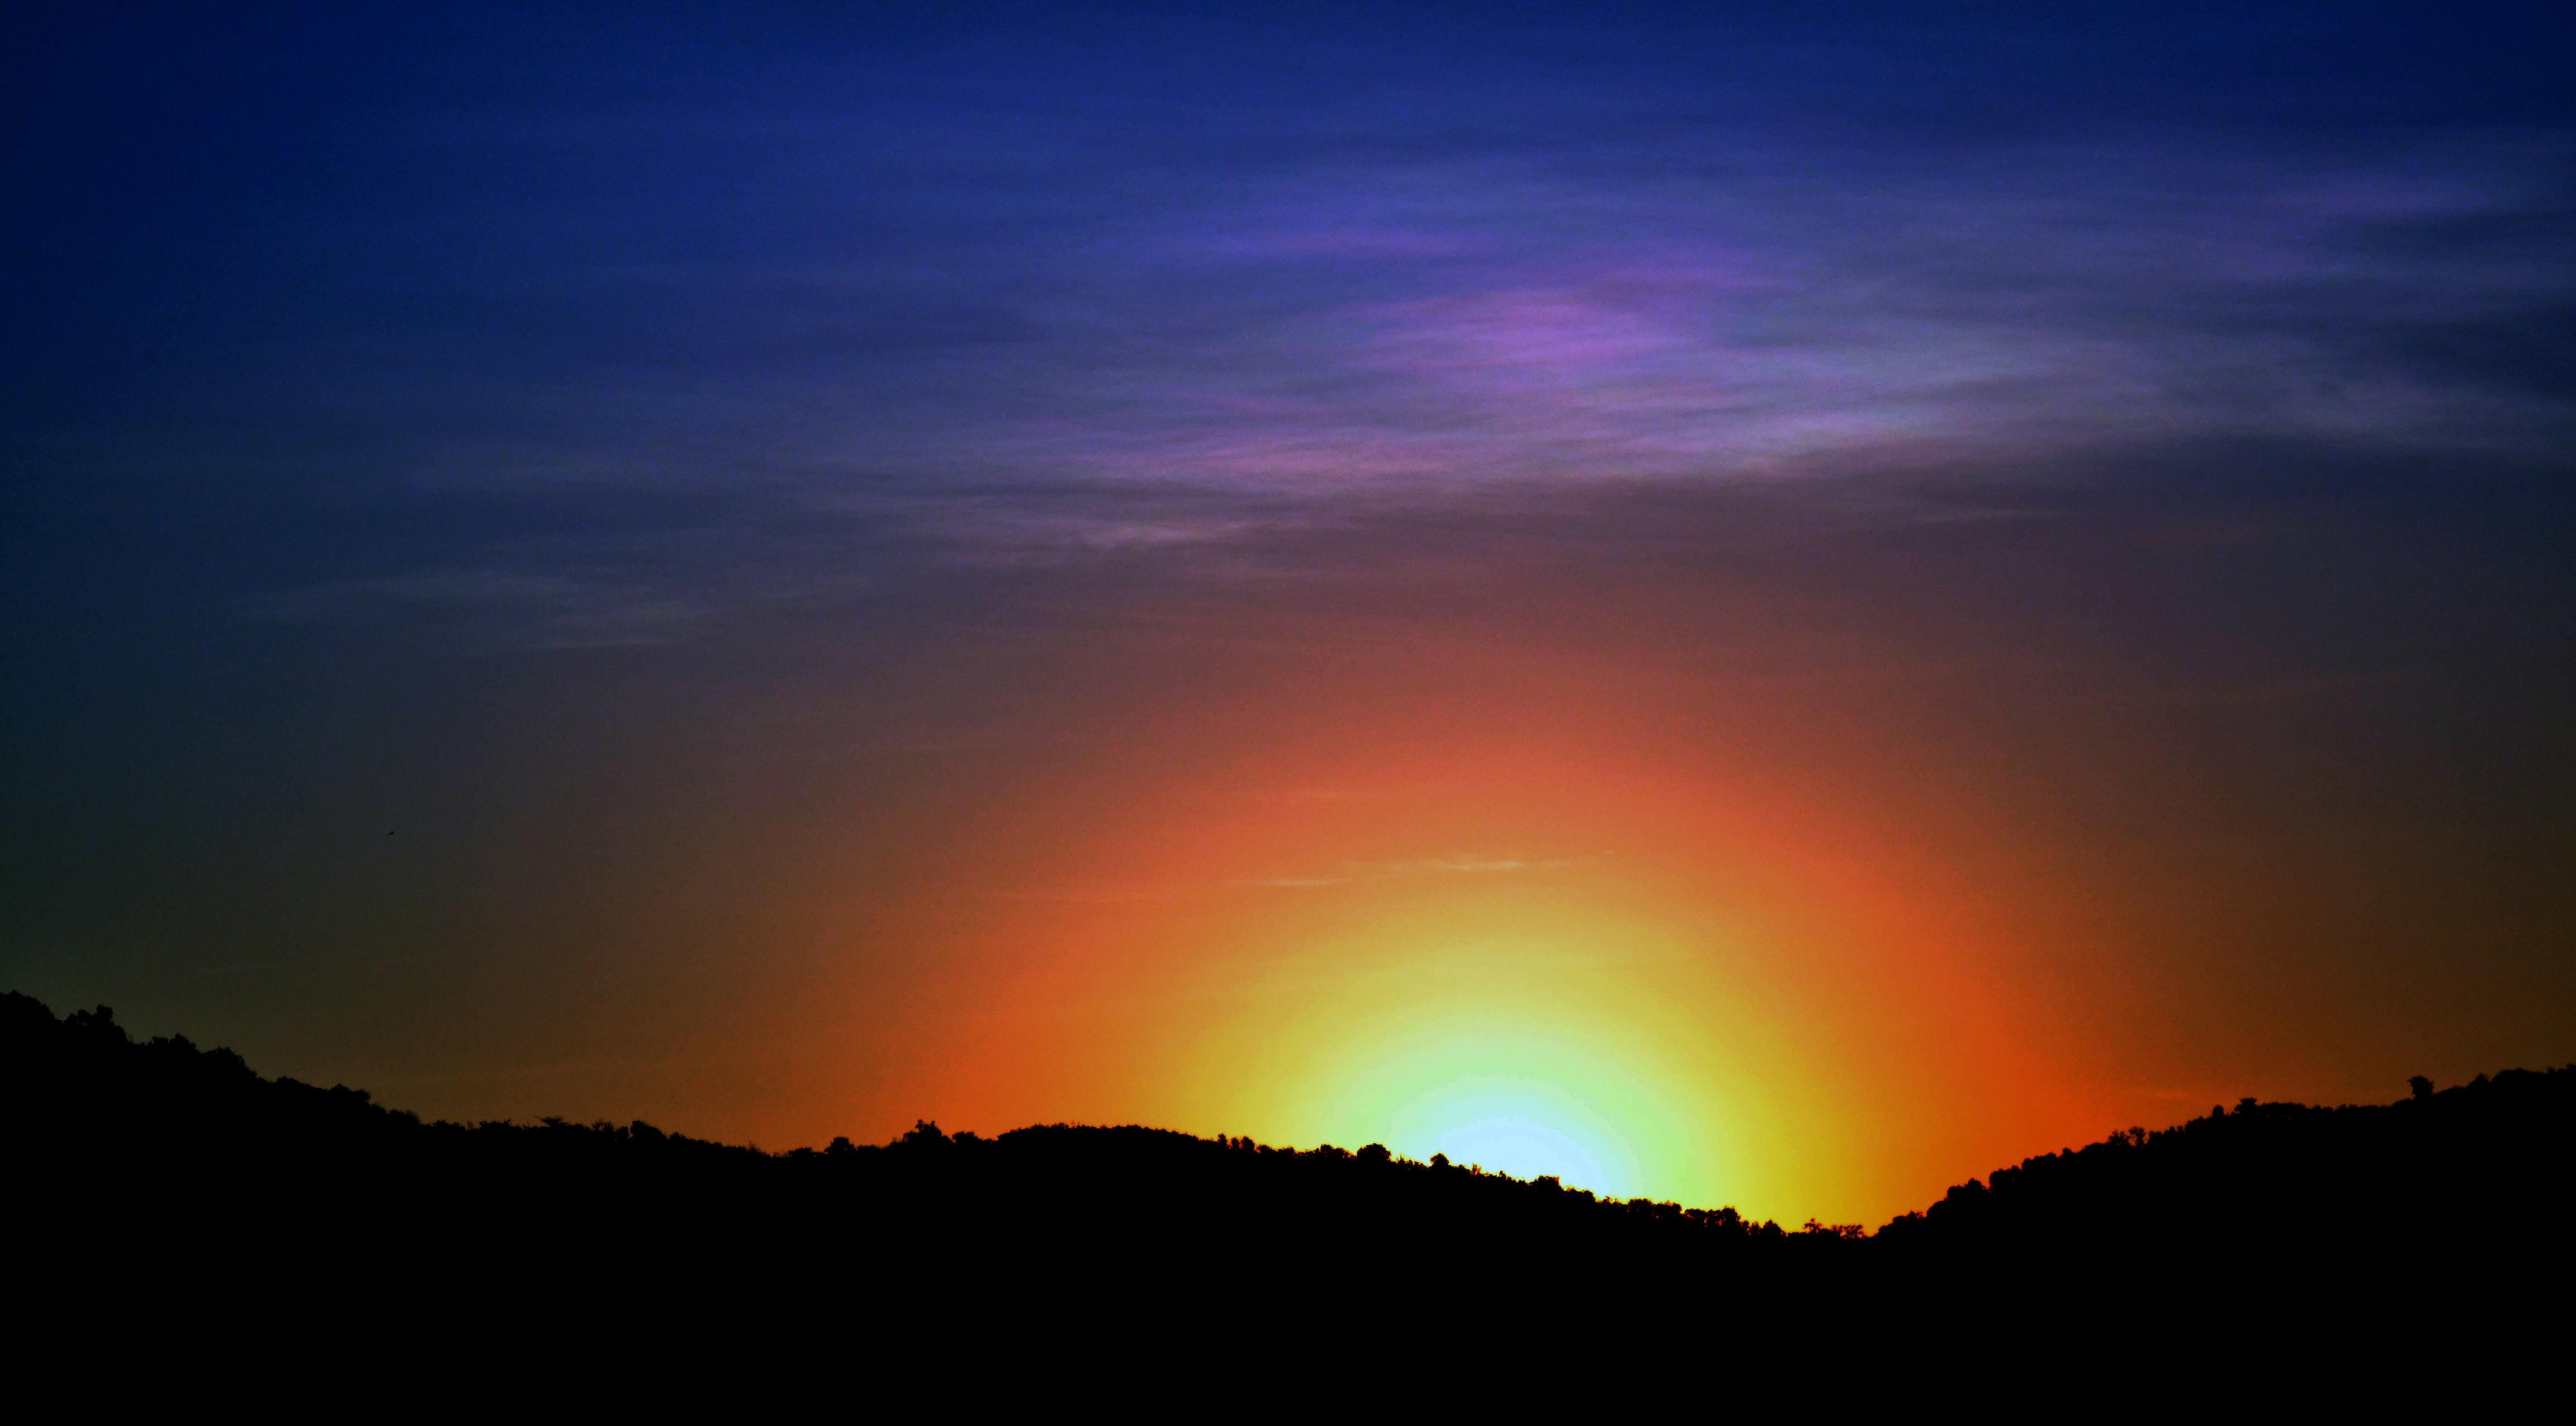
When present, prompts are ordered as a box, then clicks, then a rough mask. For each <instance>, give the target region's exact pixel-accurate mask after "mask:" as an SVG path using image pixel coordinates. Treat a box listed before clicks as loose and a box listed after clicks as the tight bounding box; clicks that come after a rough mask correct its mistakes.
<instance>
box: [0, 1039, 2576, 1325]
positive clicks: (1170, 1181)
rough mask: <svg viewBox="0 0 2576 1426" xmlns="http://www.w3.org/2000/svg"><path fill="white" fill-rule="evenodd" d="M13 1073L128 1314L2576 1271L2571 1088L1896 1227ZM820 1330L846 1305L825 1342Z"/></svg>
mask: <svg viewBox="0 0 2576 1426" xmlns="http://www.w3.org/2000/svg"><path fill="white" fill-rule="evenodd" d="M0 1075H5V1083H6V1095H5V1099H4V1100H0V1115H5V1119H0V1147H5V1149H6V1152H7V1155H8V1160H9V1162H10V1164H11V1165H12V1168H11V1183H12V1186H13V1188H14V1189H15V1190H16V1191H17V1192H16V1194H15V1196H16V1197H17V1199H18V1203H19V1205H20V1206H19V1209H18V1213H17V1217H16V1220H15V1221H17V1222H18V1223H20V1224H21V1225H24V1226H23V1227H22V1229H21V1238H20V1241H19V1242H18V1243H17V1245H16V1250H15V1253H14V1260H15V1262H16V1263H17V1265H18V1266H19V1267H20V1268H21V1269H22V1277H23V1276H24V1274H25V1273H27V1272H33V1273H36V1274H38V1275H39V1276H41V1275H42V1274H43V1273H44V1272H53V1273H56V1274H58V1280H60V1281H63V1282H67V1283H77V1284H87V1285H88V1287H89V1288H91V1289H95V1290H99V1291H111V1290H112V1291H113V1292H116V1293H124V1294H129V1296H128V1297H127V1298H126V1299H125V1300H127V1301H145V1302H148V1301H150V1300H151V1299H149V1298H148V1297H134V1296H131V1295H130V1294H132V1293H133V1292H135V1291H136V1290H137V1284H150V1283H159V1284H170V1283H179V1282H215V1283H223V1284H230V1285H232V1286H231V1289H230V1290H232V1291H234V1292H236V1293H237V1294H248V1295H249V1299H250V1300H265V1301H269V1302H272V1303H275V1302H281V1301H287V1300H296V1301H326V1302H327V1301H341V1302H371V1303H377V1304H382V1303H385V1302H389V1301H394V1302H401V1303H408V1304H411V1305H413V1306H414V1307H419V1308H421V1309H422V1310H428V1309H427V1307H426V1306H424V1305H426V1304H453V1303H457V1302H463V1301H474V1302H479V1303H483V1304H486V1308H485V1309H484V1310H492V1311H507V1312H519V1313H527V1314H537V1315H538V1316H540V1317H542V1316H544V1314H548V1313H552V1314H555V1315H556V1316H557V1317H562V1318H565V1319H567V1320H569V1318H572V1317H579V1318H582V1319H584V1320H589V1319H593V1318H597V1317H599V1316H600V1315H601V1314H603V1313H617V1312H630V1313H631V1312H636V1311H646V1310H650V1311H656V1312H660V1311H671V1310H678V1309H677V1308H676V1307H674V1306H673V1305H674V1304H688V1305H690V1307H689V1310H692V1311H699V1312H704V1311H708V1310H710V1308H709V1304H736V1305H738V1306H739V1307H740V1309H741V1310H743V1311H746V1312H748V1311H751V1310H753V1309H754V1308H755V1307H756V1308H758V1309H760V1310H764V1311H772V1312H775V1311H779V1310H783V1307H784V1305H785V1304H788V1303H804V1302H808V1301H822V1302H838V1303H840V1304H841V1305H842V1308H843V1309H846V1310H848V1311H857V1310H859V1309H860V1308H862V1307H864V1308H865V1309H866V1310H867V1311H869V1312H871V1313H880V1314H882V1313H887V1312H893V1313H895V1318H894V1319H890V1320H899V1321H900V1322H901V1323H903V1324H908V1325H906V1326H904V1327H903V1328H902V1330H906V1331H911V1332H914V1333H917V1334H931V1335H936V1334H939V1333H943V1332H950V1331H954V1330H965V1327H966V1326H967V1325H970V1324H972V1325H974V1326H975V1329H976V1330H998V1329H996V1328H995V1326H994V1324H995V1323H996V1322H1000V1321H1015V1322H1017V1323H1019V1324H1020V1325H1021V1326H1023V1327H1029V1328H1032V1329H1033V1330H1037V1329H1042V1330H1046V1331H1052V1332H1057V1333H1063V1332H1070V1331H1075V1330H1109V1326H1108V1325H1105V1324H1115V1323H1116V1322H1119V1321H1123V1320H1126V1318H1125V1317H1124V1316H1122V1314H1134V1313H1137V1312H1141V1311H1152V1312H1160V1313H1162V1314H1164V1316H1165V1318H1166V1320H1167V1321H1168V1320H1171V1319H1174V1318H1191V1317H1194V1316H1204V1318H1205V1321H1204V1322H1203V1323H1202V1324H1201V1325H1202V1326H1205V1327H1206V1328H1207V1329H1208V1330H1211V1331H1212V1330H1215V1324H1221V1323H1223V1322H1227V1321H1233V1320H1236V1319H1237V1318H1241V1317H1244V1316H1245V1315H1246V1314H1260V1313H1268V1314H1272V1315H1273V1316H1274V1317H1277V1316H1280V1315H1283V1314H1284V1315H1286V1316H1288V1317H1293V1318H1294V1319H1295V1320H1297V1321H1299V1322H1302V1323H1305V1324H1307V1325H1308V1326H1309V1327H1310V1328H1312V1329H1314V1330H1327V1329H1330V1328H1331V1324H1333V1323H1335V1322H1338V1321H1341V1320H1342V1319H1343V1318H1344V1317H1351V1319H1352V1320H1353V1321H1357V1320H1359V1319H1358V1317H1357V1316H1354V1314H1373V1315H1371V1316H1370V1319H1369V1320H1372V1321H1375V1322H1376V1323H1377V1324H1378V1326H1377V1327H1376V1328H1375V1329H1373V1330H1378V1331H1385V1330H1393V1329H1391V1328H1389V1326H1388V1325H1387V1324H1388V1323H1389V1322H1390V1321H1401V1320H1403V1319H1405V1318H1406V1316H1407V1313H1408V1308H1407V1306H1406V1304H1408V1303H1409V1302H1413V1301H1415V1300H1416V1298H1417V1296H1418V1297H1419V1299H1420V1301H1421V1302H1422V1303H1423V1304H1425V1308H1426V1310H1428V1307H1429V1305H1430V1304H1434V1303H1436V1304H1437V1305H1438V1313H1437V1320H1438V1322H1439V1323H1440V1324H1442V1325H1441V1326H1440V1328H1439V1330H1441V1331H1446V1332H1452V1333H1456V1332H1468V1331H1485V1330H1490V1329H1492V1328H1493V1326H1494V1324H1500V1323H1508V1322H1511V1321H1516V1320H1521V1319H1522V1317H1523V1316H1525V1315H1526V1314H1528V1313H1566V1312H1572V1313H1576V1314H1578V1315H1585V1314H1589V1315H1593V1316H1598V1315H1600V1314H1609V1315H1610V1316H1611V1317H1617V1316H1618V1315H1620V1314H1644V1315H1643V1316H1642V1317H1638V1318H1637V1319H1636V1320H1637V1321H1638V1322H1640V1323H1649V1324H1653V1325H1655V1326H1656V1328H1657V1330H1665V1331H1677V1332H1706V1331H1719V1330H1735V1331H1741V1330H1750V1329H1753V1328H1758V1327H1762V1326H1766V1325H1768V1326H1778V1325H1779V1324H1782V1323H1787V1324H1800V1323H1827V1322H1830V1323H1833V1324H1835V1326H1834V1330H1835V1331H1842V1332H1852V1331H1859V1332H1889V1331H1906V1332H1912V1333H1915V1334H1917V1335H1918V1336H1919V1335H1920V1334H1921V1333H1922V1332H1924V1331H1926V1330H1928V1328H1927V1324H1932V1325H1936V1326H1937V1325H1938V1324H1943V1323H1947V1324H1950V1325H1951V1326H1952V1327H1956V1326H1958V1324H1962V1323H1971V1322H1976V1321H1982V1320H1986V1319H1987V1318H1988V1317H1990V1316H1992V1315H1993V1314H1995V1313H1998V1312H2006V1313H2018V1314H2020V1315H2021V1320H2023V1321H2024V1322H2025V1323H2039V1324H2042V1325H2043V1326H2045V1327H2048V1328H2050V1329H2052V1330H2061V1331H2074V1330H2077V1328H2078V1327H2081V1328H2082V1330H2086V1331H2094V1332H2097V1334H2098V1332H2099V1331H2102V1330H2107V1329H2105V1328H2103V1327H2102V1325H2101V1324H2103V1323H2106V1322H2110V1321H2113V1320H2115V1319H2118V1318H2119V1316H2120V1314H2127V1315H2128V1317H2127V1320H2133V1321H2134V1320H2143V1319H2146V1318H2153V1317H2157V1316H2159V1315H2161V1316H2164V1317H2167V1318H2172V1317H2175V1315H2176V1314H2186V1313H2196V1314H2204V1315H2206V1314H2211V1313H2220V1314H2223V1313H2227V1312H2235V1313H2238V1314H2239V1319H2240V1323H2241V1324H2252V1323H2254V1322H2255V1319H2254V1318H2253V1317H2251V1316H2247V1315H2246V1314H2251V1313H2255V1312H2256V1311H2257V1310H2258V1308H2259V1311H2260V1312H2263V1313H2270V1314H2272V1318H2267V1319H2264V1320H2274V1319H2278V1318H2280V1317H2282V1316H2283V1314H2289V1315H2296V1313H2299V1312H2306V1313H2311V1314H2313V1313H2317V1312H2332V1311H2339V1310H2340V1311H2349V1312H2352V1313H2356V1314H2359V1315H2362V1316H2367V1315H2368V1314H2369V1313H2372V1312H2382V1311H2387V1310H2394V1305H2400V1304H2406V1303H2419V1302H2423V1301H2445V1302H2453V1303H2464V1302H2482V1301H2486V1300H2488V1298H2490V1297H2492V1296H2493V1295H2494V1294H2495V1293H2496V1292H2498V1291H2500V1290H2501V1288H2502V1287H2504V1286H2510V1285H2514V1284H2530V1285H2536V1286H2544V1287H2546V1288H2547V1290H2549V1291H2551V1292H2555V1291H2557V1290H2558V1289H2557V1288H2556V1287H2555V1285H2554V1284H2555V1282H2556V1281H2557V1280H2559V1279H2560V1278H2561V1277H2563V1274H2564V1272H2565V1270H2566V1269H2567V1267H2568V1266H2569V1265H2570V1262H2571V1258H2570V1252H2569V1244H2570V1229H2569V1227H2568V1224H2567V1215H2566V1210H2565V1204H2566V1193H2567V1188H2568V1185H2569V1172H2568V1170H2569V1168H2570V1166H2571V1144H2576V1136H2571V1131H2576V1069H2560V1070H2552V1071H2549V1072H2547V1073H2532V1072H2527V1071H2513V1072H2508V1073H2505V1074H2501V1075H2498V1076H2496V1077H2494V1078H2492V1079H2489V1078H2486V1077H2483V1076H2481V1077H2480V1078H2479V1079H2478V1080H2476V1081H2474V1082H2472V1083H2470V1084H2467V1085H2462V1086H2458V1087H2455V1088H2452V1089H2447V1090H2442V1091H2440V1092H2438V1093H2437V1092H2434V1091H2433V1089H2432V1086H2430V1085H2429V1084H2425V1083H2422V1082H2421V1081H2418V1082H2417V1084H2416V1086H2415V1092H2414V1093H2413V1094H2411V1095H2410V1096H2409V1097H2408V1098H2406V1099H2404V1100H2401V1101H2399V1102H2396V1103H2393V1104H2387V1105H2376V1106H2363V1107H2345V1108H2335V1109H2324V1108H2311V1107H2308V1106H2303V1105H2296V1104H2257V1103H2254V1102H2252V1101H2250V1100H2249V1101H2245V1102H2243V1103H2240V1104H2239V1105H2238V1106H2237V1107H2236V1108H2235V1109H2233V1110H2214V1111H2213V1112H2212V1113H2211V1114H2210V1115H2209V1116H2208V1117H2206V1118H2202V1119H2195V1120H2193V1121H2191V1122H2189V1123H2187V1124H2183V1125H2180V1126H2178V1127H2175V1128H2172V1129H2166V1130H2159V1131H2155V1132H2148V1131H2146V1130H2142V1129H2141V1130H2129V1131H2125V1132H2123V1133H2120V1134H2115V1135H2113V1136H2112V1137H2110V1138H2109V1139H2107V1140H2105V1141H2103V1142H2102V1143H2098V1144H2094V1145H2091V1146H2089V1147H2086V1148H2083V1149H2080V1150H2073V1151H2069V1152H2065V1153H2058V1154H2049V1155H2044V1156H2041V1157H2038V1158H2034V1159H2030V1160H2027V1161H2025V1162H2023V1163H2022V1164H2020V1165H2019V1166H2017V1167H2013V1168H2006V1169H2001V1170H1998V1171H1996V1172H1995V1173H1994V1174H1993V1175H1992V1176H1991V1177H1990V1178H1988V1179H1986V1180H1983V1181H1977V1180H1972V1181H1970V1182H1968V1183H1966V1184H1963V1185H1961V1186H1959V1187H1957V1188H1954V1189H1952V1190H1950V1192H1949V1193H1948V1194H1947V1195H1946V1196H1945V1197H1944V1198H1943V1199H1942V1200H1941V1201H1940V1202H1938V1203H1936V1204H1933V1205H1932V1206H1931V1207H1930V1208H1929V1209H1927V1210H1926V1211H1924V1212H1922V1213H1920V1214H1907V1215H1905V1216H1903V1217H1901V1218H1899V1219H1897V1220H1896V1221H1895V1222H1893V1223H1891V1224H1889V1225H1887V1226H1886V1227H1885V1228H1884V1229H1882V1230H1881V1231H1879V1232H1878V1233H1876V1234H1874V1235H1868V1234H1863V1233H1862V1232H1861V1231H1860V1230H1859V1229H1858V1228H1854V1227H1826V1226H1823V1225H1818V1224H1814V1223H1810V1224H1808V1225H1806V1226H1805V1227H1804V1228H1802V1229H1798V1230H1783V1229H1782V1228H1781V1227H1780V1226H1779V1225H1777V1224H1774V1223H1768V1222H1754V1221H1749V1220H1747V1219H1745V1218H1743V1217H1742V1216H1740V1215H1738V1214H1737V1213H1736V1212H1735V1211H1734V1210H1732V1209H1728V1208H1718V1209H1695V1208H1684V1207H1681V1206H1680V1205H1677V1204H1672V1203H1654V1202H1648V1201H1645V1200H1642V1199H1639V1200H1631V1201H1627V1202H1618V1201H1612V1200H1606V1199H1602V1198H1598V1197H1596V1196H1594V1195H1592V1194H1590V1193H1586V1192H1582V1191H1580V1190H1574V1189H1567V1188H1563V1187H1561V1186H1559V1185H1558V1184H1557V1182H1556V1181H1554V1180H1552V1179H1546V1178H1540V1179H1535V1180H1522V1179H1515V1178H1511V1177H1508V1176H1505V1175H1501V1174H1494V1173H1485V1172H1481V1171H1479V1170H1476V1169H1473V1168H1470V1167H1466V1166H1460V1165H1453V1164H1448V1163H1445V1162H1442V1161H1440V1160H1437V1159H1435V1160H1434V1161H1433V1162H1431V1163H1428V1164H1425V1163H1414V1162H1408V1161H1405V1160H1401V1159H1397V1158H1395V1157H1393V1156H1392V1155H1390V1154H1389V1153H1388V1152H1387V1151H1386V1149H1384V1148H1383V1147H1382V1146H1378V1145H1368V1146H1365V1147H1362V1148H1360V1149H1357V1150H1345V1149H1341V1148H1336V1147H1332V1146H1324V1147H1320V1148H1313V1149H1305V1150H1288V1149H1280V1148H1273V1147H1270V1146H1266V1145H1259V1144H1255V1143H1253V1142H1251V1141H1249V1140H1246V1139H1235V1138H1215V1139H1209V1138H1199V1137H1195V1136H1192V1135H1188V1134H1182V1133H1176V1132H1172V1131H1169V1130H1161V1129H1148V1128H1140V1127H1136V1126H1127V1127H1121V1128H1091V1127H1078V1126H1067V1125H1049V1126H1041V1127H1033V1128H1026V1129H1019V1130H1014V1131H1012V1132H1010V1133H1006V1134H1002V1135H999V1136H996V1137H993V1138H982V1137H978V1136H976V1135H973V1134H955V1135H950V1134H944V1133H942V1132H940V1131H939V1130H938V1129H937V1128H936V1127H934V1126H932V1125H930V1124H926V1123H925V1124H920V1125H916V1126H915V1127H914V1128H913V1129H912V1130H911V1131H910V1132H908V1133H905V1134H903V1135H901V1136H899V1137H898V1138H896V1139H895V1140H894V1141H893V1142H891V1143H888V1144H882V1145H861V1144H853V1143H851V1142H849V1141H848V1140H846V1139H840V1140H835V1141H833V1143H832V1144H831V1145H830V1146H828V1147H826V1148H821V1149H796V1150H792V1151H789V1152H785V1153H767V1152H763V1151H760V1150H758V1149H754V1148H749V1147H741V1146H733V1145H725V1144H718V1143H713V1142H709V1141H706V1140H702V1139H693V1138H690V1137H687V1136H685V1135H679V1134H671V1133H666V1132H664V1131H662V1130H660V1129H657V1128H654V1127H653V1126H651V1125H649V1124H644V1123H641V1122H637V1123H630V1124H624V1125H616V1124H606V1123H596V1124H576V1123H568V1122H564V1121H561V1120H555V1119H546V1120H540V1121H537V1122H535V1123H516V1122H487V1123H481V1124H473V1125H464V1124H453V1123H443V1122H440V1123H432V1122H424V1121H422V1120H421V1119H419V1118H418V1117H417V1116H415V1115H412V1114H409V1113H405V1112H402V1111H399V1110H392V1109H387V1108H385V1107H384V1106H381V1105H378V1104H376V1103H375V1102H373V1100H372V1099H371V1098H370V1097H369V1096H368V1095H367V1094H366V1093H365V1092H364V1091H360V1090H353V1089H347V1088H342V1087H334V1088H330V1089H320V1088H316V1087H314V1086H311V1085H306V1084H301V1083H298V1082H296V1081H294V1080H291V1079H278V1080H269V1079H263V1078H261V1077H260V1076H259V1075H258V1074H256V1073H254V1072H253V1071H252V1070H251V1068H250V1067H249V1066H248V1065H246V1064H244V1063H243V1061H242V1059H241V1058H240V1057H239V1056H238V1055H235V1054H233V1053H232V1052H230V1051H228V1050H203V1049H199V1048H198V1047H196V1046H195V1045H192V1044H190V1043H189V1042H188V1041H187V1040H185V1039H180V1038H167V1039H156V1040H150V1041H145V1042H136V1041H134V1040H133V1039H131V1038H130V1037H129V1036H127V1035H126V1033H125V1032H124V1031H123V1030H122V1029H121V1028H120V1027H118V1026H117V1025H116V1023H115V1022H114V1019H113V1017H112V1016H111V1015H110V1014H109V1013H108V1012H107V1011H106V1010H105V1009H100V1010H95V1011H89V1012H82V1013H77V1014H73V1015H69V1016H66V1017H63V1018H60V1019H57V1018H56V1017H55V1016H54V1015H53V1014H52V1013H51V1012H50V1011H48V1010H47V1009H46V1008H45V1007H44V1006H43V1005H42V1004H40V1003H38V1002H36V1001H34V1000H32V999H29V998H27V997H25V996H22V995H7V996H0ZM2428 1285H2429V1286H2428ZM261 1294H267V1296H266V1297H265V1298H263V1297H262V1296H261ZM571 1304H580V1305H579V1306H575V1305H571ZM898 1309H899V1310H898ZM826 1320H830V1321H840V1320H843V1319H841V1318H834V1317H829V1316H828V1314H827V1316H825V1317H799V1318H798V1319H797V1321H798V1322H799V1323H800V1324H803V1325H801V1326H799V1327H798V1328H797V1329H795V1330H800V1331H804V1330H819V1329H816V1328H814V1327H813V1326H812V1324H813V1323H816V1322H822V1321H826ZM1318 1324H1320V1325H1318ZM2255 1329H2256V1328H2255V1326H2251V1325H2248V1326H2243V1327H2242V1330H2255ZM885 1330H889V1331H891V1330H896V1329H895V1328H893V1327H888V1328H886V1329H885ZM1351 1330H1353V1331H1357V1330H1359V1329H1358V1328H1356V1327H1353V1328H1352V1329H1351ZM1409 1330H1413V1331H1415V1332H1417V1333H1419V1332H1422V1331H1429V1330H1432V1329H1431V1328H1429V1327H1426V1326H1423V1325H1421V1324H1418V1323H1417V1324H1416V1325H1415V1326H1414V1327H1413V1328H1411V1329H1409ZM1801 1330H1804V1329H1801ZM1819 1330H1821V1329H1819ZM2025 1330H2027V1329H2025Z"/></svg>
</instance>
